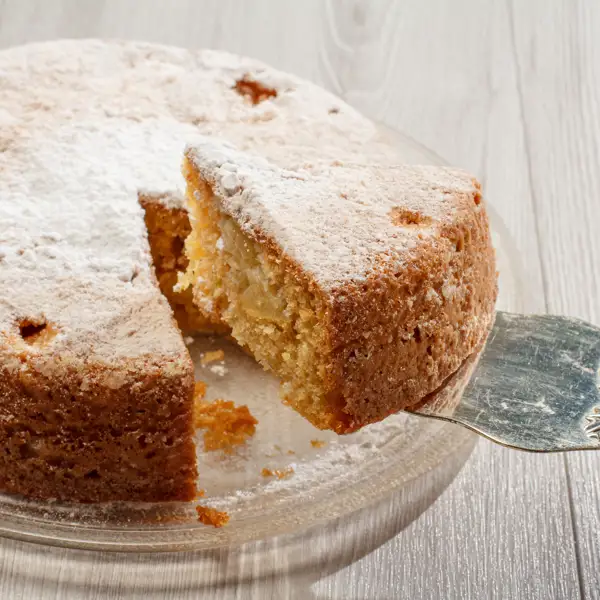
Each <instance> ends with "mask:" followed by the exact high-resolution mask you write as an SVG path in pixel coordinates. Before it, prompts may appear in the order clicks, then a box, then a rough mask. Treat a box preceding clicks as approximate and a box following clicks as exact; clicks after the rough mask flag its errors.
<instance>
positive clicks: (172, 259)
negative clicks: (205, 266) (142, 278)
mask: <svg viewBox="0 0 600 600" xmlns="http://www.w3.org/2000/svg"><path fill="white" fill-rule="evenodd" d="M165 200H169V199H168V198H164V197H162V196H150V195H144V194H141V195H140V197H139V201H140V204H141V206H142V208H143V209H144V219H145V223H146V229H147V230H148V242H149V244H150V252H151V254H152V262H153V263H154V271H155V273H156V278H157V280H158V285H159V287H160V291H161V292H162V293H163V295H164V296H165V297H166V299H167V300H168V301H169V304H170V305H171V308H172V309H173V315H174V317H175V320H176V321H177V324H178V325H179V328H180V329H181V330H182V331H183V332H184V333H196V332H200V333H224V332H225V331H227V327H225V326H224V325H223V324H222V323H215V322H211V320H210V319H208V318H207V317H205V316H204V315H203V313H202V312H200V311H199V310H198V309H197V308H196V306H195V305H194V300H193V296H192V290H191V289H186V290H177V291H176V290H175V289H174V287H175V285H176V284H177V277H178V273H179V272H181V271H185V269H186V268H187V266H188V259H187V256H186V255H185V252H184V251H183V248H184V243H185V239H186V238H187V236H188V235H189V233H190V231H191V225H190V220H189V216H188V212H187V210H186V209H185V207H184V206H177V205H175V206H171V205H169V204H168V202H165Z"/></svg>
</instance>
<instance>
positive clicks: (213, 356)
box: [200, 350, 225, 365]
mask: <svg viewBox="0 0 600 600" xmlns="http://www.w3.org/2000/svg"><path fill="white" fill-rule="evenodd" d="M220 360H225V352H223V350H209V351H208V352H205V353H204V354H203V355H202V357H201V358H200V363H201V364H202V365H207V364H209V363H212V362H217V361H220Z"/></svg>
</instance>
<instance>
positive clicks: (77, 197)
mask: <svg viewBox="0 0 600 600" xmlns="http://www.w3.org/2000/svg"><path fill="white" fill-rule="evenodd" d="M243 77H249V78H251V79H252V80H255V81H258V82H260V83H261V84H262V85H264V86H266V87H269V88H273V89H275V90H277V96H276V97H271V98H268V99H266V100H265V101H264V102H260V103H259V104H257V105H252V104H251V103H249V102H247V101H246V99H245V98H244V97H243V96H241V95H240V94H239V93H237V92H236V91H235V89H234V88H235V84H236V81H238V80H239V79H240V78H243ZM0 88H1V89H2V95H1V97H0V123H1V125H2V126H1V127H0V222H1V223H2V225H3V227H2V229H1V230H0V265H1V268H0V288H1V289H2V297H1V298H0V351H1V352H3V353H5V354H6V356H7V362H6V363H5V364H8V360H9V359H8V356H9V355H11V354H12V353H13V351H14V345H15V337H14V336H18V327H17V324H18V321H19V319H21V318H35V319H45V320H47V321H48V322H51V323H52V324H53V325H54V326H55V327H56V328H57V329H58V331H59V335H57V336H56V337H55V338H54V340H53V342H52V345H51V347H49V348H48V349H47V350H44V349H43V348H36V349H35V352H36V353H37V357H38V359H41V358H43V357H45V358H46V359H47V364H46V365H45V366H44V368H47V369H52V368H54V364H55V363H56V361H55V360H54V357H55V356H56V355H57V354H61V355H62V356H63V357H65V359H66V358H67V357H71V358H73V357H78V358H85V357H88V356H89V354H90V349H91V348H93V354H94V356H96V357H97V358H99V359H102V360H103V361H108V362H114V361H115V360H116V361H118V360H119V358H120V357H122V356H128V357H135V356H140V355H148V354H156V353H158V354H160V355H162V356H164V355H165V354H166V355H172V356H184V354H185V349H184V345H183V342H182V340H181V337H180V335H179V332H178V331H177V329H176V328H175V327H174V326H173V323H172V320H171V314H170V309H169V307H168V305H167V303H166V301H165V300H164V298H163V297H162V296H161V295H160V293H159V292H158V290H157V288H156V285H155V282H154V275H153V272H152V269H151V267H150V255H149V250H148V243H147V240H146V232H145V228H144V223H143V214H142V211H141V209H140V207H139V206H138V202H137V198H138V194H140V193H142V194H144V195H146V196H149V197H154V198H156V199H157V201H160V202H162V203H163V204H167V205H168V206H174V205H176V206H181V201H182V197H183V193H182V187H183V186H182V178H181V176H180V162H181V159H182V151H183V148H184V146H185V144H186V143H188V144H190V143H192V144H193V143H195V141H197V139H199V136H200V135H207V136H219V137H224V138H225V139H228V140H230V141H232V142H233V143H235V144H236V145H237V146H239V147H240V148H242V149H244V150H246V151H251V152H257V153H259V154H262V155H264V156H266V157H267V158H269V159H271V160H274V161H276V162H277V163H278V164H281V165H282V166H285V167H288V168H300V167H301V166H303V165H305V163H306V162H307V160H312V159H313V157H314V156H315V153H318V155H319V156H320V157H321V158H323V159H325V160H330V159H331V160H333V159H334V158H339V157H340V156H342V157H350V156H353V155H355V154H356V152H358V151H359V149H360V151H362V147H363V145H364V144H365V143H366V142H367V141H368V140H371V141H372V151H373V153H374V154H375V155H379V156H381V157H385V156H387V155H389V154H393V151H392V150H390V147H389V146H387V145H386V144H384V143H383V142H380V141H379V140H378V138H377V132H376V129H375V127H374V126H373V124H372V123H371V122H370V121H368V120H367V119H365V118H364V117H362V116H360V115H359V114H358V113H357V112H356V111H354V110H353V109H351V108H350V107H348V106H347V105H345V104H344V103H343V102H341V101H339V99H337V98H335V97H334V96H333V95H331V94H329V93H328V92H326V91H324V90H322V89H320V88H318V87H317V86H314V85H312V84H310V83H308V82H305V81H302V80H300V79H298V78H296V77H294V76H291V75H287V74H284V73H280V72H278V71H275V70H273V69H270V68H269V67H267V66H265V65H263V64H262V63H260V62H257V61H253V60H250V59H245V58H240V57H236V56H233V55H229V54H226V53H221V52H212V51H199V52H189V51H186V50H182V49H178V48H167V47H162V46H155V45H152V44H140V43H118V42H110V43H104V42H100V41H61V42H51V43H45V44H34V45H31V46H25V47H21V48H15V49H11V50H6V51H3V52H2V53H0ZM334 104H335V106H337V107H338V108H339V111H338V112H337V113H335V114H331V113H330V112H329V108H330V107H331V106H332V105H334ZM382 159H383V158H382ZM224 185H225V186H228V187H229V189H230V191H232V192H233V191H234V189H235V180H234V178H230V180H225V181H224ZM16 341H17V342H18V339H17V340H16ZM17 350H18V349H17ZM18 351H20V350H18ZM29 351H30V352H34V349H32V348H30V349H29ZM10 364H14V365H15V366H17V367H18V368H20V367H19V366H18V361H12V360H11V361H10ZM40 368H42V367H41V365H40Z"/></svg>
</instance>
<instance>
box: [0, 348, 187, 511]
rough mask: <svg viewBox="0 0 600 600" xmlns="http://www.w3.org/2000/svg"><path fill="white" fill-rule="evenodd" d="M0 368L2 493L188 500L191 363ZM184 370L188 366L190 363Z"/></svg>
mask: <svg viewBox="0 0 600 600" xmlns="http://www.w3.org/2000/svg"><path fill="white" fill-rule="evenodd" d="M20 359H21V361H22V362H23V364H25V365H27V366H28V368H27V369H26V370H20V371H19V370H15V369H9V368H6V366H5V365H2V367H0V398H2V403H0V447H2V452H0V489H2V490H3V491H7V492H12V493H18V494H22V495H24V496H27V497H29V498H40V499H49V498H57V499H59V500H63V501H79V502H103V501H115V500H116V501H119V500H122V501H144V502H157V501H166V500H181V501H186V500H192V499H193V498H194V497H195V492H196V477H197V471H196V454H195V446H194V441H193V435H194V426H193V423H194V401H193V390H194V379H193V366H192V364H191V361H189V358H187V359H186V360H183V361H182V360H181V358H177V359H174V360H173V361H170V362H166V361H162V362H161V361H160V360H157V359H152V358H139V359H136V360H129V361H124V362H123V363H122V364H121V365H120V366H119V367H118V368H108V367H106V366H102V365H100V364H96V365H94V364H93V363H91V362H77V363H71V364H61V362H62V361H61V360H60V358H59V357H57V362H58V365H59V366H58V368H56V369H54V370H53V372H52V373H48V374H46V373H44V372H43V370H38V369H37V368H36V363H35V360H32V359H31V357H28V355H27V352H23V353H22V355H21V357H20ZM188 363H189V364H188Z"/></svg>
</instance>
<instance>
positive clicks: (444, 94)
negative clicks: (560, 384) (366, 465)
mask: <svg viewBox="0 0 600 600" xmlns="http://www.w3.org/2000/svg"><path fill="white" fill-rule="evenodd" d="M599 9H600V7H596V6H595V5H592V3H587V4H586V3H584V2H583V1H582V2H573V3H569V4H567V3H566V2H560V0H552V2H543V3H542V2H541V0H538V1H537V2H530V3H523V2H516V1H513V3H512V4H510V3H509V2H503V1H500V0H492V1H490V2H488V3H481V2H478V1H477V0H456V1H455V2H452V3H449V2H445V1H444V0H426V1H425V2H408V1H403V2H400V1H398V2H396V1H387V0H380V1H373V2H367V1H366V0H363V1H358V0H357V1H354V2H345V1H342V0H340V1H327V0H307V1H305V2H294V1H292V0H286V1H283V0H279V1H278V2H273V1H270V0H256V1H253V2H250V1H236V0H212V1H209V0H202V1H199V0H171V2H169V3H168V4H167V3H164V2H160V1H158V0H146V1H145V2H144V3H143V4H142V3H141V2H139V1H137V0H95V1H94V0H53V1H52V2H49V1H48V0H0V47H5V46H9V45H14V44H18V43H24V42H27V41H34V40H40V39H51V38H56V37H93V36H97V37H113V38H115V37H116V38H126V39H145V40H149V41H155V42H161V43H169V44H175V45H181V46H189V47H200V46H208V47H214V48H222V49H227V50H230V51H234V52H239V53H242V54H247V55H250V56H254V57H257V58H261V59H263V60H265V61H267V62H270V63H271V64H273V65H275V66H277V67H279V68H283V69H286V70H289V71H292V72H295V73H298V74H300V75H302V76H305V77H308V78H310V79H312V80H314V81H316V82H317V83H320V84H322V85H325V86H326V87H328V88H330V89H332V90H333V91H335V92H336V93H338V94H340V95H342V96H344V97H345V98H346V99H347V100H348V101H349V102H351V103H352V104H354V105H355V106H357V107H358V108H359V109H361V110H363V111H364V112H366V113H367V114H369V115H370V116H372V117H373V118H376V119H378V120H380V121H383V122H385V123H387V124H389V125H392V126H394V127H397V128H399V129H401V130H402V131H405V132H407V133H408V134H409V135H411V136H412V137H414V138H415V139H418V140H419V141H421V142H423V143H424V144H426V145H427V146H429V147H431V148H433V149H434V150H436V151H437V152H438V153H439V154H441V155H443V156H445V157H446V158H447V159H448V160H449V161H450V162H451V163H453V164H457V165H460V166H463V167H465V168H467V169H469V170H471V171H473V172H474V173H476V174H477V175H478V176H479V177H480V179H482V180H483V183H484V186H485V189H486V193H487V197H488V199H489V201H490V203H491V204H492V206H493V208H494V209H495V211H496V213H498V214H499V215H500V216H501V218H502V219H503V220H504V222H505V223H506V224H507V226H508V229H509V231H510V234H511V235H512V238H513V244H514V248H515V251H514V254H515V255H516V256H517V257H518V259H519V260H520V262H521V263H522V264H523V269H524V276H523V277H522V280H523V284H522V285H523V287H524V292H523V293H522V294H520V295H514V294H506V295H505V296H504V297H503V299H502V300H503V303H504V307H505V308H512V309H513V310H519V311H532V312H544V311H545V310H546V308H547V307H548V308H549V309H550V310H552V311H554V312H567V313H570V314H578V315H581V316H584V317H587V318H589V319H595V320H596V322H598V321H599V320H600V310H599V309H600V306H599V305H598V298H599V294H598V292H599V289H598V285H599V284H598V282H597V280H594V273H598V272H599V268H598V267H599V262H598V261H599V260H600V259H599V258H598V252H596V253H595V254H594V253H593V251H592V249H594V248H597V244H598V243H597V242H594V239H595V238H594V237H593V235H592V234H593V232H594V231H596V230H598V227H597V226H598V225H600V222H599V221H598V218H599V217H598V214H600V212H599V211H598V207H599V201H598V193H599V192H600V189H599V187H598V185H599V182H598V177H600V170H599V169H598V147H597V145H598V139H600V138H599V136H598V127H599V117H598V115H599V114H600V113H599V109H600V106H599V104H598V98H597V96H596V94H597V89H598V88H597V86H596V85H595V83H596V81H597V80H598V69H599V68H600V55H599V54H600V42H598V41H597V40H595V39H594V35H593V32H594V31H595V30H597V28H598V27H599V26H600V14H599ZM594 26H595V27H594ZM0 93H1V90H0ZM597 461H598V458H597V457H596V456H595V455H594V456H592V455H581V456H573V457H569V458H568V459H566V460H565V459H564V458H563V457H561V456H537V455H530V454H520V453H516V452H514V451H509V450H504V449H502V448H499V447H497V446H493V445H492V444H491V443H489V442H484V441H482V442H480V443H479V445H478V447H477V449H476V450H475V452H474V454H473V455H472V457H471V459H470V460H469V462H468V464H467V466H466V467H465V468H464V469H463V470H462V472H461V473H460V474H459V475H458V477H457V478H456V479H455V480H454V481H453V482H452V483H450V481H451V479H452V475H453V470H452V469H451V468H450V467H447V471H446V472H444V471H443V470H442V472H435V473H431V474H430V476H429V477H427V478H423V479H422V480H421V481H419V482H417V483H416V484H415V486H413V487H410V488H407V489H406V490H403V491H402V492H401V493H399V494H395V495H394V496H392V497H391V498H390V499H388V500H387V501H386V502H383V503H381V504H380V505H379V506H377V507H373V508H372V509H370V510H367V511H363V512H362V513H361V514H359V515H355V516H353V517H352V518H350V519H347V520H344V521H342V522H338V523H333V524H331V525H329V526H328V527H327V528H326V529H323V530H322V531H318V532H309V533H308V534H306V535H305V536H301V537H300V538H294V540H293V542H291V541H290V540H289V539H285V540H274V541H270V542H268V543H265V544H259V545H256V546H247V547H244V548H241V549H236V550H231V551H219V552H214V553H185V554H180V555H167V556H161V557H159V558H156V557H154V558H153V557H147V556H137V555H136V556H127V557H123V556H115V555H107V554H92V553H83V552H74V551H67V550H58V549H50V548H42V547H34V546H30V545H27V544H22V543H18V542H12V541H2V542H0V598H10V599H11V600H12V599H13V598H14V599H15V600H18V599H20V598H23V599H25V598H27V599H29V598H42V599H45V598H61V599H62V598H74V599H80V598H106V597H108V598H144V599H150V598H165V599H167V600H169V599H171V598H173V599H177V600H179V599H187V598H198V597H205V596H207V597H217V598H293V597H296V598H310V597H316V598H344V599H345V598H357V599H358V598H361V599H362V598H403V597H406V598H414V599H419V598H448V599H453V598H456V599H458V598H461V599H462V598H484V597H485V598H513V599H517V598H569V599H571V598H578V597H580V587H579V581H578V567H579V570H580V571H581V576H582V578H581V581H582V589H583V591H584V594H585V597H586V598H595V597H598V596H597V595H595V594H598V590H599V589H600V586H599V585H598V584H599V581H598V573H599V572H600V569H599V568H598V567H599V564H598V563H599V560H600V550H599V548H598V542H597V536H596V535H595V534H596V532H597V531H598V530H599V528H600V513H599V509H598V506H599V500H600V498H599V497H598V494H599V492H598V490H600V481H599V478H598V472H599V469H598V462H597ZM565 465H568V475H569V476H570V480H571V484H572V490H571V493H572V497H573V498H572V499H573V503H572V504H571V503H570V491H569V487H568V479H567V471H566V469H565ZM572 516H573V517H574V520H575V524H576V529H575V532H574V530H573V526H572ZM574 534H576V535H574ZM575 542H577V545H576V543H575ZM578 560H579V564H578ZM298 563H300V564H302V565H304V566H305V568H303V569H301V570H300V572H298V570H292V569H288V572H286V566H287V565H289V566H291V565H296V564H298ZM282 573H283V574H282ZM201 582H209V584H210V585H209V587H206V583H204V584H202V583H201Z"/></svg>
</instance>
